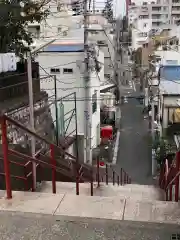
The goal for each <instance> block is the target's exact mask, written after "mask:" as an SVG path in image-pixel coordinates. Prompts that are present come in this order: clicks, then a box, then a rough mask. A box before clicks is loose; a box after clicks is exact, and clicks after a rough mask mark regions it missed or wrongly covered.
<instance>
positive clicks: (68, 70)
mask: <svg viewBox="0 0 180 240" xmlns="http://www.w3.org/2000/svg"><path fill="white" fill-rule="evenodd" d="M63 73H64V74H71V73H73V69H72V68H63Z"/></svg>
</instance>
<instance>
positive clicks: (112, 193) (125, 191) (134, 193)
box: [40, 182, 164, 200]
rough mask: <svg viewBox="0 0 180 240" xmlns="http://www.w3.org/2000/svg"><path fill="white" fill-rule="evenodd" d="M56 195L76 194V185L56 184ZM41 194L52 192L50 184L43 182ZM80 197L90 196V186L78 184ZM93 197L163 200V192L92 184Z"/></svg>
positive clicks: (144, 188) (144, 187)
mask: <svg viewBox="0 0 180 240" xmlns="http://www.w3.org/2000/svg"><path fill="white" fill-rule="evenodd" d="M56 190H57V193H60V194H76V185H75V183H72V182H64V183H63V182H57V183H56ZM40 191H41V192H44V193H50V192H51V191H52V183H51V182H43V184H42V187H41V189H40ZM80 195H85V196H90V184H89V183H80ZM94 196H101V197H119V198H123V197H124V198H126V199H136V200H164V191H163V190H161V189H159V188H158V187H155V186H151V185H149V186H148V185H138V184H127V185H124V186H118V185H113V184H112V183H109V184H108V185H106V184H105V183H101V184H100V187H98V186H97V183H94Z"/></svg>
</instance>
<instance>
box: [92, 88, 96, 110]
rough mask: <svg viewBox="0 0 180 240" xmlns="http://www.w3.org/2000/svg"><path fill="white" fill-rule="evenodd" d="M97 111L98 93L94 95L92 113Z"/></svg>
mask: <svg viewBox="0 0 180 240" xmlns="http://www.w3.org/2000/svg"><path fill="white" fill-rule="evenodd" d="M96 111H97V91H95V93H94V94H93V95H92V113H95V112H96Z"/></svg>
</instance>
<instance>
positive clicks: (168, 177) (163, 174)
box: [159, 152, 180, 202]
mask: <svg viewBox="0 0 180 240" xmlns="http://www.w3.org/2000/svg"><path fill="white" fill-rule="evenodd" d="M179 175H180V152H177V153H176V157H175V159H174V161H173V162H172V164H171V165H170V166H169V164H168V160H167V159H166V160H165V163H164V165H163V166H162V168H161V171H160V177H159V186H160V187H161V188H162V189H164V191H165V194H166V201H172V200H173V187H174V189H175V191H174V200H175V201H176V202H178V200H179Z"/></svg>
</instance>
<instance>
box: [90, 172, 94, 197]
mask: <svg viewBox="0 0 180 240" xmlns="http://www.w3.org/2000/svg"><path fill="white" fill-rule="evenodd" d="M90 184H91V196H93V170H91V183H90Z"/></svg>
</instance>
